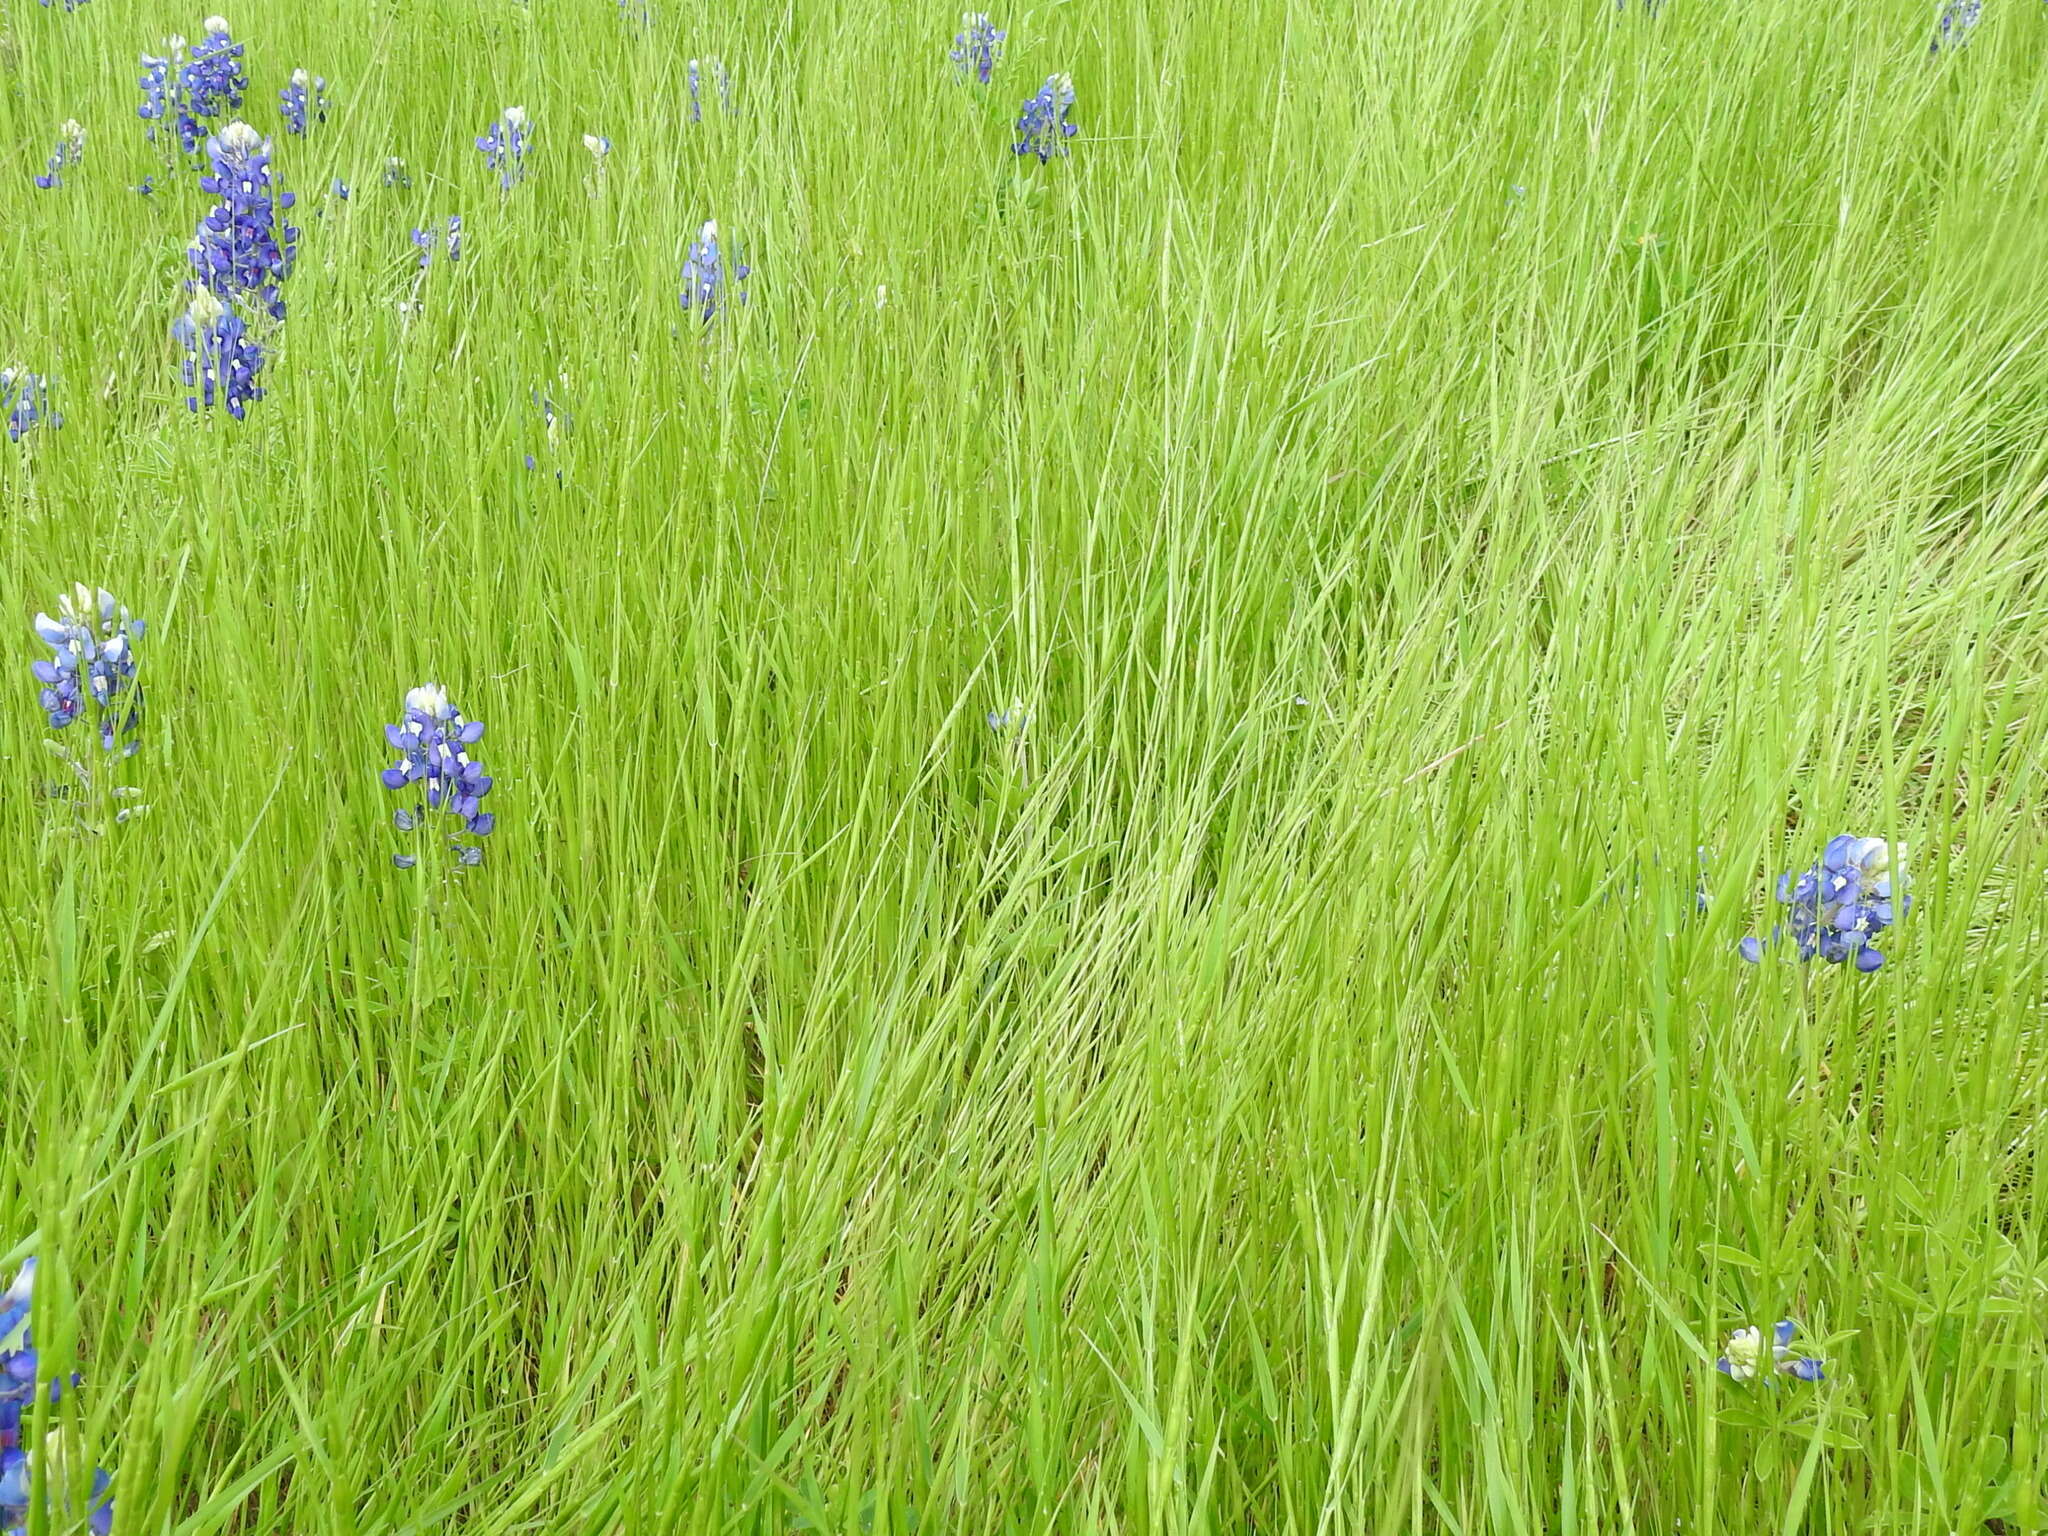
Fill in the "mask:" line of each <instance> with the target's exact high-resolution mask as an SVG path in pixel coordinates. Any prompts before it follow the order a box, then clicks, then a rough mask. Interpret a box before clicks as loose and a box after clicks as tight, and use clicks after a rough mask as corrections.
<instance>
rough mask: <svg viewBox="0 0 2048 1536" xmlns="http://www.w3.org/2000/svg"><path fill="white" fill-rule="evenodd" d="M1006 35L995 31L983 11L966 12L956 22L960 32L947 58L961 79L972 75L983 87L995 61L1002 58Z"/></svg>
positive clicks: (993, 25)
mask: <svg viewBox="0 0 2048 1536" xmlns="http://www.w3.org/2000/svg"><path fill="white" fill-rule="evenodd" d="M1009 35H1010V34H1009V33H1007V32H999V31H997V30H996V24H995V23H994V22H992V21H990V20H989V19H988V13H987V12H985V11H968V12H966V13H965V14H963V15H962V16H961V18H960V30H959V32H958V33H957V34H956V35H955V36H954V38H953V51H952V52H951V53H950V54H949V55H947V56H948V57H949V58H951V59H952V61H953V64H954V66H955V67H956V68H957V69H958V70H959V71H960V76H961V78H962V79H965V78H966V77H967V76H969V75H972V76H974V78H975V79H977V80H979V81H980V82H981V83H982V84H983V85H987V84H988V82H989V76H991V75H992V74H994V73H995V68H996V61H997V60H998V59H1000V58H1002V56H1003V39H1004V38H1006V37H1008V36H1009Z"/></svg>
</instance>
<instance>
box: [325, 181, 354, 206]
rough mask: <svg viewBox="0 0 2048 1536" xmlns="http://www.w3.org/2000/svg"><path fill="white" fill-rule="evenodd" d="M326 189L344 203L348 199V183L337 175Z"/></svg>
mask: <svg viewBox="0 0 2048 1536" xmlns="http://www.w3.org/2000/svg"><path fill="white" fill-rule="evenodd" d="M327 190H328V191H329V192H332V193H333V194H334V195H335V196H336V197H337V198H339V199H340V200H341V201H342V202H344V203H345V202H347V201H348V197H349V192H348V183H347V182H345V181H343V180H342V179H341V178H340V177H339V176H337V177H335V178H334V180H333V182H332V183H331V184H330V185H329V186H328V188H327Z"/></svg>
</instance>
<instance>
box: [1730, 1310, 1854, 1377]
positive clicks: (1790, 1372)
mask: <svg viewBox="0 0 2048 1536" xmlns="http://www.w3.org/2000/svg"><path fill="white" fill-rule="evenodd" d="M1798 1332H1799V1325H1798V1324H1797V1323H1795V1322H1793V1321H1792V1320H1791V1319H1790V1318H1786V1319H1785V1320H1784V1321H1782V1322H1780V1323H1779V1324H1778V1326H1777V1327H1775V1328H1773V1329H1772V1330H1771V1369H1772V1371H1773V1372H1774V1373H1775V1374H1776V1375H1780V1376H1790V1377H1793V1378H1794V1379H1796V1380H1799V1381H1825V1380H1826V1379H1827V1376H1826V1373H1825V1372H1824V1371H1823V1370H1822V1369H1821V1367H1822V1365H1823V1364H1824V1362H1823V1361H1820V1360H1816V1359H1812V1358H1810V1357H1808V1356H1805V1355H1795V1354H1794V1353H1792V1340H1793V1337H1794V1336H1795V1335H1796V1334H1797V1333H1798ZM1726 1348H1727V1351H1728V1352H1727V1353H1726V1354H1724V1355H1722V1356H1721V1358H1720V1359H1718V1360H1716V1361H1715V1362H1714V1369H1715V1370H1717V1371H1719V1372H1721V1374H1722V1375H1724V1376H1732V1377H1734V1378H1735V1379H1736V1380H1737V1381H1754V1380H1756V1377H1757V1371H1758V1368H1759V1367H1760V1366H1761V1365H1762V1363H1763V1352H1764V1341H1763V1334H1762V1333H1761V1332H1759V1331H1758V1330H1757V1329H1755V1328H1738V1329H1736V1330H1735V1331H1734V1332H1733V1333H1731V1334H1729V1335H1728V1343H1727V1346H1726ZM1767 1379H1768V1378H1767Z"/></svg>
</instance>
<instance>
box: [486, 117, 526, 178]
mask: <svg viewBox="0 0 2048 1536" xmlns="http://www.w3.org/2000/svg"><path fill="white" fill-rule="evenodd" d="M530 137H531V135H529V134H528V132H527V130H526V108H524V107H507V108H506V109H505V110H504V111H503V112H502V113H500V114H499V116H498V120H497V121H496V122H495V123H493V124H491V131H490V132H489V133H486V134H484V135H482V136H481V137H479V138H478V139H477V141H476V147H477V148H478V149H480V150H482V151H483V155H484V164H485V165H487V166H488V167H490V169H492V170H494V171H496V172H497V173H498V187H499V190H501V191H505V192H509V191H511V190H512V187H513V184H514V183H515V182H517V181H519V180H520V179H521V178H523V177H524V176H525V175H526V151H527V143H528V139H529V138H530Z"/></svg>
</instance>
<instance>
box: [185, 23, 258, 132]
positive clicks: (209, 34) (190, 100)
mask: <svg viewBox="0 0 2048 1536" xmlns="http://www.w3.org/2000/svg"><path fill="white" fill-rule="evenodd" d="M172 41H173V42H174V43H175V42H176V41H177V39H175V38H174V39H173V40H172ZM248 89H249V77H248V76H247V75H246V74H244V73H243V71H242V45H241V44H240V43H238V42H236V41H235V40H234V39H233V38H232V37H230V36H229V35H228V24H227V21H226V20H225V19H224V18H223V17H219V16H210V17H208V18H207V20H206V36H205V38H204V39H203V40H202V41H200V42H198V43H195V44H194V45H193V47H192V59H191V62H190V63H188V64H186V65H185V66H184V67H183V68H181V69H180V70H179V71H178V90H177V102H176V105H177V108H178V144H179V147H181V148H182V149H183V150H184V151H185V153H186V154H188V155H190V154H196V153H198V150H199V146H200V145H201V144H202V143H204V142H205V141H206V137H207V131H208V130H207V124H208V123H209V122H211V121H212V120H213V119H214V118H216V117H219V116H220V115H221V114H222V113H224V112H234V111H238V110H240V108H241V105H242V97H243V96H244V95H245V94H247V92H248Z"/></svg>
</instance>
